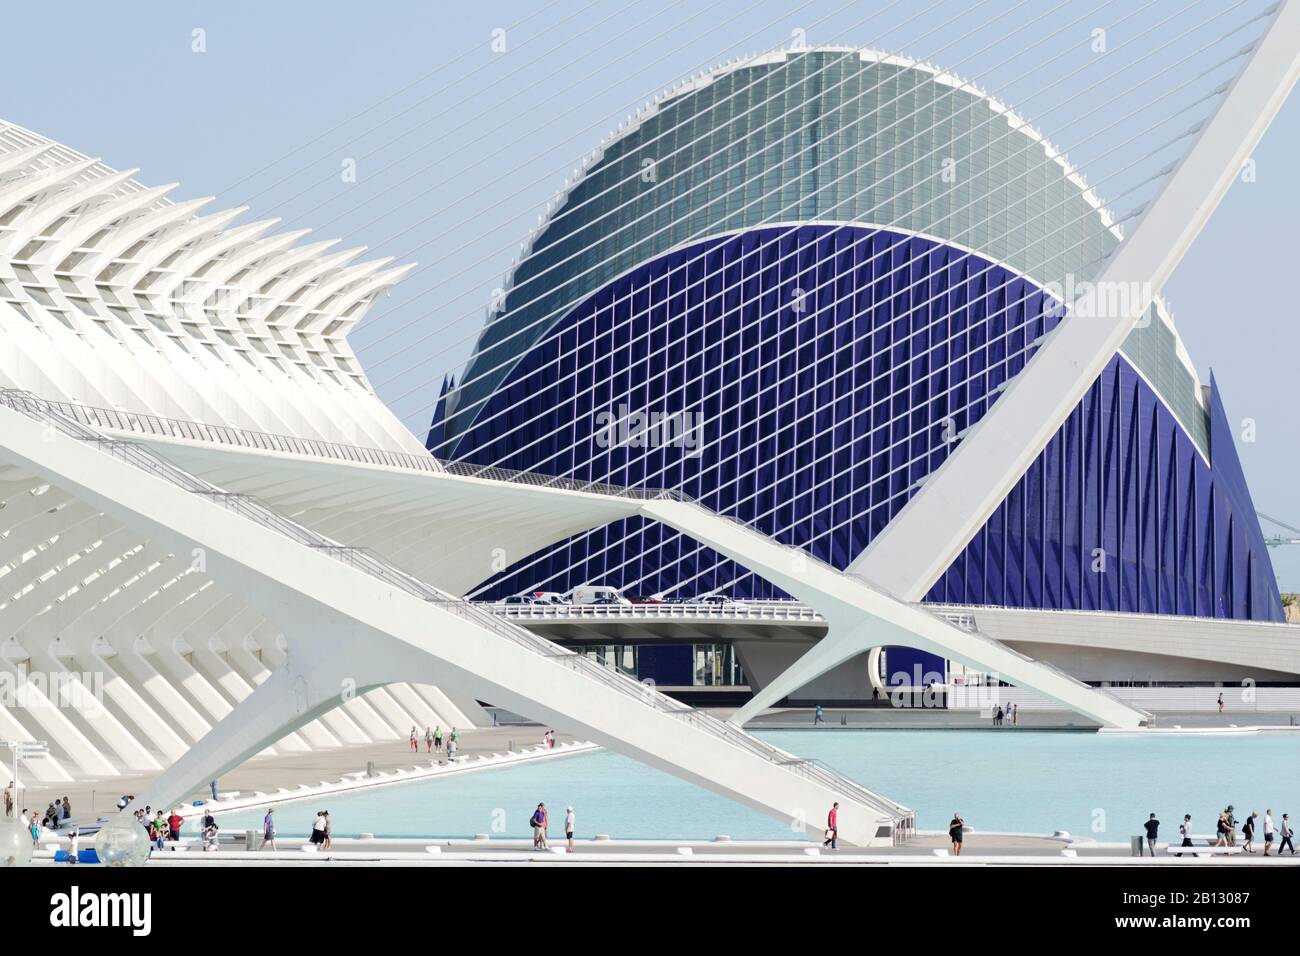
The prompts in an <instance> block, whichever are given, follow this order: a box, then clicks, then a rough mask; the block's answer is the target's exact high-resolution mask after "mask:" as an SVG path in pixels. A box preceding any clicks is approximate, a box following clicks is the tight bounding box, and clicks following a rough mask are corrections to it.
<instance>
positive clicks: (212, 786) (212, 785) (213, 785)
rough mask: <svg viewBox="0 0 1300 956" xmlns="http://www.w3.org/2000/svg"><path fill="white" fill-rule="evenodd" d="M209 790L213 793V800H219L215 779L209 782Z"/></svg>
mask: <svg viewBox="0 0 1300 956" xmlns="http://www.w3.org/2000/svg"><path fill="white" fill-rule="evenodd" d="M208 791H209V792H210V793H211V794H212V802H213V803H215V802H216V801H217V782H216V781H215V780H211V781H209V782H208Z"/></svg>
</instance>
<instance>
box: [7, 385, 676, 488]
mask: <svg viewBox="0 0 1300 956" xmlns="http://www.w3.org/2000/svg"><path fill="white" fill-rule="evenodd" d="M22 394H25V395H28V397H29V398H31V399H33V400H37V401H41V402H44V403H45V405H46V407H48V408H49V409H50V410H52V411H54V412H56V413H58V414H59V415H61V416H63V417H65V418H67V419H69V420H70V421H72V422H76V423H77V424H79V425H83V426H85V427H88V428H94V429H107V430H109V431H112V432H132V433H135V434H142V435H155V436H158V437H159V438H172V439H176V438H180V439H186V440H189V441H202V442H210V443H212V444H218V445H230V446H232V447H236V448H249V449H254V450H257V451H274V452H282V453H286V454H292V455H308V456H311V457H313V458H330V459H333V460H335V461H349V462H355V463H359V464H366V465H385V466H387V467H390V468H403V469H407V470H414V471H425V472H433V473H438V474H449V475H459V476H464V477H470V478H483V479H487V480H489V481H508V482H511V483H514V484H524V485H536V486H539V487H545V488H558V489H561V490H563V491H581V492H587V493H590V494H601V495H612V496H614V497H619V498H634V499H637V500H642V501H651V500H657V499H663V498H667V499H671V500H674V501H690V500H693V499H691V498H688V497H687V496H686V495H683V494H681V493H680V492H676V491H672V490H669V489H663V488H630V487H626V486H624V485H613V484H608V483H606V482H589V481H579V480H577V479H573V478H560V477H555V476H552V475H543V474H539V473H537V472H532V471H517V470H515V469H512V468H497V467H493V466H488V465H475V464H472V463H470V462H463V461H443V460H441V459H438V458H434V457H433V456H432V455H415V454H411V453H409V452H401V451H388V450H385V449H382V448H367V447H365V446H362V445H348V444H345V443H342V442H332V441H322V440H320V439H315V438H299V437H297V436H294V435H279V434H275V433H272V432H259V431H253V430H251V429H247V428H234V427H232V426H229V425H208V424H205V423H203V422H192V421H184V420H182V419H178V418H164V417H162V416H160V415H148V414H144V413H141V412H127V411H122V410H120V409H114V408H100V407H96V406H93V405H81V404H77V403H74V402H58V401H50V400H48V399H36V398H35V396H32V395H30V393H22Z"/></svg>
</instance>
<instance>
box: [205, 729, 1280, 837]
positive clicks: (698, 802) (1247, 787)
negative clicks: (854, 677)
mask: <svg viewBox="0 0 1300 956" xmlns="http://www.w3.org/2000/svg"><path fill="white" fill-rule="evenodd" d="M761 736H762V737H764V738H765V739H767V740H769V741H771V742H772V743H774V744H776V745H777V746H779V747H782V748H784V749H785V750H788V751H791V752H793V753H796V754H799V755H801V756H805V757H815V758H817V759H819V760H822V761H824V762H825V763H826V764H828V765H830V766H832V767H834V768H835V769H836V770H839V771H840V772H842V773H844V774H846V775H847V776H849V777H852V778H853V779H855V780H859V781H861V782H862V783H863V784H865V785H867V786H869V787H871V788H872V789H873V790H875V791H877V792H878V793H882V794H886V795H888V796H890V797H892V798H894V799H895V800H898V801H899V802H900V803H903V804H906V805H907V806H909V807H912V808H913V809H915V810H916V811H917V825H918V826H919V827H920V828H921V829H931V830H937V829H944V828H945V827H946V826H947V822H948V820H949V819H950V818H951V815H952V813H953V811H954V810H956V811H960V812H961V814H962V816H963V817H964V818H965V820H966V822H967V823H968V824H970V825H971V826H972V827H975V828H976V830H1016V831H1030V832H1050V831H1052V830H1057V829H1063V830H1069V831H1070V832H1071V833H1074V834H1076V835H1092V836H1095V837H1096V838H1097V839H1110V840H1124V839H1126V838H1127V837H1128V836H1129V835H1130V834H1132V833H1136V832H1138V828H1139V825H1140V824H1141V822H1142V821H1144V820H1145V819H1146V817H1147V814H1148V813H1150V812H1152V811H1155V812H1156V814H1157V815H1158V816H1159V818H1160V819H1161V821H1162V822H1163V823H1164V828H1162V831H1161V836H1162V837H1164V836H1166V835H1169V836H1172V835H1173V834H1174V833H1176V832H1177V823H1178V821H1180V820H1181V819H1182V815H1183V813H1191V814H1192V818H1193V823H1194V825H1195V826H1196V829H1197V832H1212V831H1213V829H1214V820H1215V818H1216V817H1217V814H1218V811H1219V810H1220V809H1221V808H1222V807H1223V806H1225V805H1226V804H1228V803H1231V804H1234V805H1235V807H1236V810H1237V817H1238V819H1244V818H1245V816H1246V814H1247V813H1249V812H1250V811H1251V810H1258V811H1259V812H1260V814H1261V815H1262V814H1263V812H1264V810H1265V808H1266V807H1272V809H1273V815H1274V819H1280V818H1281V815H1282V813H1283V812H1289V813H1290V814H1291V819H1292V821H1293V824H1294V821H1296V820H1297V819H1300V737H1297V736H1282V735H1277V736H1263V737H1200V738H1194V737H1127V736H1107V735H1097V734H1090V733H1052V732H1044V731H1032V730H1014V731H1008V732H993V731H986V730H970V731H964V730H949V731H906V730H898V731H852V730H849V731H845V730H831V729H826V730H816V731H814V730H807V731H802V730H790V731H772V732H766V733H763V734H762V735H761ZM538 801H545V803H546V805H547V807H548V808H549V809H550V811H551V820H552V824H551V834H552V837H554V835H555V834H556V833H558V832H559V830H560V829H561V826H560V822H561V821H562V820H563V818H564V808H565V806H566V805H568V804H570V803H571V804H573V806H574V810H575V813H576V814H577V818H578V831H579V835H585V836H590V835H592V834H594V833H608V834H610V835H611V836H613V837H615V838H622V839H638V838H639V839H655V838H659V839H708V838H710V837H713V836H715V835H717V834H719V833H726V834H729V835H730V836H732V837H733V838H735V839H753V840H780V839H791V838H793V837H794V836H796V835H795V834H794V833H793V831H792V830H791V829H790V828H789V827H787V826H785V825H784V824H782V823H780V822H779V821H776V820H771V819H768V818H767V817H765V816H763V815H762V814H759V813H757V812H755V811H753V810H749V809H747V808H745V807H743V806H740V805H739V804H736V803H733V802H732V801H730V800H727V799H725V798H723V797H719V796H715V795H713V794H711V793H709V792H707V791H705V790H703V789H700V788H698V787H695V786H692V785H690V784H688V783H684V782H681V781H679V780H677V779H676V778H674V777H671V776H669V775H667V774H665V773H662V772H660V771H657V770H652V769H650V768H648V767H645V766H642V765H641V764H638V763H636V762H635V761H632V760H630V759H628V758H626V757H621V756H619V755H617V754H612V753H605V752H598V753H593V754H586V755H581V756H576V757H568V758H562V759H556V760H549V761H544V762H541V763H536V764H526V765H524V766H520V767H510V768H504V769H501V770H487V771H481V772H478V773H474V774H467V775H465V776H462V777H456V778H451V779H447V780H441V781H430V782H424V783H412V784H408V785H399V786H395V787H388V788H383V789H379V790H371V791H367V792H361V793H356V794H352V795H347V796H339V797H330V798H328V799H327V800H326V801H324V802H322V801H319V800H316V799H315V798H313V800H312V801H311V802H309V803H301V804H284V805H281V806H280V807H278V808H277V809H276V812H275V817H276V827H277V829H278V831H279V833H280V834H281V835H284V836H305V835H306V834H307V832H308V830H309V828H310V826H311V822H312V820H313V818H314V817H315V814H316V811H317V810H329V811H330V815H331V817H332V818H333V820H334V832H335V833H336V834H338V835H339V836H347V835H351V834H355V833H358V832H363V831H364V832H370V833H374V834H375V835H376V836H389V837H468V836H473V835H474V834H476V833H490V834H492V835H494V836H515V837H524V836H528V834H529V832H530V831H529V828H528V818H529V816H530V814H531V813H532V811H533V809H534V808H535V807H536V805H537V803H538ZM263 812H264V811H263V810H256V811H239V812H236V813H230V814H224V815H223V818H222V820H221V825H222V827H223V829H236V830H242V829H260V827H261V820H262V814H263ZM819 812H820V811H819Z"/></svg>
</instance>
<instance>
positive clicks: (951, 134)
mask: <svg viewBox="0 0 1300 956" xmlns="http://www.w3.org/2000/svg"><path fill="white" fill-rule="evenodd" d="M809 221H822V222H844V223H853V224H861V225H864V226H887V227H889V228H890V229H891V230H894V231H900V232H912V233H917V234H924V235H930V236H936V237H939V238H941V239H944V240H947V241H950V242H952V243H953V244H954V245H957V246H960V247H964V248H971V249H974V250H976V251H977V252H978V253H979V254H980V255H982V256H984V257H985V258H988V259H990V260H992V261H995V262H998V263H1001V264H1005V265H1007V266H1008V267H1010V268H1011V269H1013V270H1014V271H1016V272H1019V273H1022V274H1025V275H1028V276H1030V277H1032V278H1033V279H1035V280H1036V281H1038V282H1040V283H1042V284H1048V283H1056V284H1059V285H1061V286H1066V285H1067V283H1066V278H1065V277H1066V276H1067V275H1072V276H1073V277H1074V278H1075V281H1076V282H1077V281H1078V280H1080V279H1086V278H1088V277H1089V276H1091V275H1092V274H1094V272H1095V271H1096V269H1097V268H1098V266H1099V265H1100V263H1101V261H1102V260H1103V259H1104V258H1105V257H1106V255H1108V254H1109V252H1110V250H1111V249H1112V248H1113V247H1114V245H1115V244H1116V243H1117V242H1118V241H1119V239H1120V238H1121V236H1120V231H1119V228H1118V227H1117V226H1116V224H1115V222H1114V219H1113V217H1112V216H1111V215H1110V213H1109V212H1108V211H1107V209H1106V208H1105V206H1104V205H1103V203H1102V201H1101V200H1100V199H1099V197H1097V196H1096V195H1095V194H1094V193H1093V191H1092V190H1091V189H1090V188H1089V187H1088V184H1087V182H1086V181H1085V180H1084V179H1083V177H1082V176H1081V175H1080V174H1079V172H1078V171H1077V170H1076V169H1075V168H1074V167H1073V166H1071V164H1070V163H1069V162H1068V160H1067V159H1066V158H1065V156H1064V155H1062V153H1061V152H1060V151H1059V150H1057V149H1056V148H1055V147H1054V146H1052V144H1051V143H1049V142H1048V141H1047V140H1046V139H1045V138H1044V137H1043V136H1042V135H1041V133H1039V132H1038V131H1037V130H1036V129H1034V128H1033V127H1032V126H1031V125H1029V124H1028V123H1027V122H1026V121H1025V120H1024V119H1023V118H1021V117H1020V116H1019V115H1018V114H1017V113H1016V112H1015V111H1014V110H1012V109H1010V108H1008V107H1007V106H1006V105H1004V104H1002V103H1000V102H998V101H997V100H996V99H993V98H991V97H989V96H987V95H986V94H985V93H984V92H983V91H981V90H980V89H978V88H977V87H975V86H974V85H972V84H970V83H968V82H966V81H965V80H962V79H960V78H959V77H956V76H954V75H952V74H949V73H946V72H944V71H942V70H940V69H938V68H936V67H934V66H932V65H930V64H927V63H922V62H918V61H916V60H912V59H910V58H907V57H902V56H896V55H892V54H885V53H880V52H877V51H873V50H859V49H856V48H849V47H823V48H817V49H812V50H797V51H789V50H787V51H779V52H774V53H768V54H763V55H761V56H755V57H751V58H746V59H742V60H737V61H733V62H731V63H728V64H724V65H722V66H719V67H718V68H716V69H714V70H712V71H709V72H707V73H703V74H700V75H698V76H696V77H693V78H691V79H690V80H687V81H685V82H684V83H682V84H679V85H678V86H677V87H675V88H674V89H673V90H670V91H666V92H665V93H664V94H663V95H662V96H661V97H660V98H659V99H657V100H656V101H654V102H653V103H649V104H647V105H646V107H645V108H644V109H643V110H641V111H640V112H639V113H638V114H637V115H636V116H635V117H631V118H629V120H628V121H627V122H626V123H624V124H623V126H621V127H620V128H619V129H618V130H617V131H615V132H613V133H611V134H610V135H609V137H607V138H606V140H605V141H604V142H602V143H601V145H600V146H599V147H597V149H596V150H594V151H593V152H592V153H591V154H590V155H589V156H588V157H586V159H585V160H584V163H583V168H582V169H581V170H580V171H579V170H575V175H574V178H573V179H572V180H571V181H570V182H567V183H566V184H565V186H564V188H563V189H562V190H561V192H560V193H558V194H557V196H556V198H555V199H554V200H553V201H552V203H551V204H550V205H549V207H548V211H547V215H546V216H545V217H544V219H543V221H542V222H541V223H540V224H539V226H538V228H537V229H536V230H535V231H534V232H533V233H532V234H531V235H530V236H529V237H528V238H527V239H526V241H525V243H524V245H523V247H522V248H521V254H520V257H519V258H518V260H517V261H516V263H515V264H514V266H513V267H512V268H511V270H510V273H509V276H508V278H507V280H506V283H505V285H504V292H505V295H504V296H503V297H501V298H499V299H498V300H497V301H496V302H495V303H494V305H493V310H492V312H491V313H490V315H489V319H488V322H487V324H486V326H485V328H484V330H483V332H482V333H481V335H480V338H479V341H478V343H477V346H476V349H475V353H474V355H473V356H472V357H471V359H470V361H469V363H468V365H467V366H466V368H465V370H464V372H463V374H462V375H461V376H460V383H461V385H460V387H459V388H458V389H457V390H455V391H453V392H452V393H451V395H450V396H449V404H448V408H447V418H448V428H449V431H448V434H449V435H454V434H455V433H456V432H457V431H459V430H460V429H462V428H463V427H465V426H467V425H468V424H469V421H470V420H472V418H473V416H474V415H475V414H477V409H478V407H479V404H480V402H479V400H481V399H482V398H484V397H485V396H486V395H488V394H490V392H491V391H492V390H493V389H495V387H496V386H497V385H498V384H499V383H500V382H501V381H502V380H503V378H504V377H505V375H506V374H507V372H508V371H509V369H510V368H511V367H512V366H513V364H514V363H515V362H516V361H517V360H518V358H519V356H521V355H523V354H524V353H525V352H527V350H528V349H529V348H530V347H531V346H532V344H533V343H535V342H536V341H538V340H539V339H540V338H541V337H542V336H543V335H544V334H545V333H546V332H547V330H548V329H550V328H551V327H552V326H553V325H554V324H556V323H557V322H558V321H559V320H560V319H561V318H562V317H563V314H564V313H565V312H567V311H568V310H569V308H571V307H572V306H573V305H575V304H577V303H578V302H580V301H582V300H583V299H585V298H586V297H587V296H588V295H590V294H591V293H592V292H594V291H596V290H597V289H599V288H601V287H602V286H604V285H605V284H606V283H607V282H609V281H610V280H611V279H613V278H615V277H617V276H619V275H621V274H624V273H626V272H627V271H629V270H630V269H632V268H634V267H636V266H637V265H639V264H641V263H643V262H646V261H648V260H650V259H653V258H655V257H657V256H658V255H660V254H662V253H664V252H666V251H668V250H670V249H673V248H675V247H679V246H682V245H685V244H691V243H694V242H696V241H699V240H703V239H706V238H709V237H714V236H718V235H721V234H725V233H731V232H736V231H740V230H744V229H749V228H753V227H756V226H759V225H770V224H773V223H780V222H809ZM1153 317H1158V319H1159V321H1153V322H1151V323H1150V325H1149V329H1153V330H1154V331H1148V333H1147V334H1144V335H1143V337H1142V341H1141V344H1140V347H1139V348H1135V349H1132V350H1130V349H1129V347H1128V345H1127V344H1126V347H1125V351H1126V353H1130V352H1132V353H1136V354H1130V357H1132V358H1134V359H1135V361H1136V362H1137V364H1138V367H1139V368H1140V369H1141V370H1142V372H1143V374H1146V375H1147V376H1148V378H1150V379H1151V380H1152V382H1153V384H1154V385H1155V386H1156V388H1157V390H1158V391H1159V392H1160V394H1161V395H1162V396H1164V397H1165V399H1166V401H1167V402H1168V403H1169V404H1170V406H1171V408H1172V409H1173V410H1174V411H1175V412H1176V413H1177V414H1178V415H1179V418H1180V420H1182V421H1183V423H1184V425H1185V427H1187V428H1188V430H1189V432H1191V433H1192V434H1193V436H1194V437H1197V439H1198V444H1201V446H1202V449H1203V450H1205V448H1206V445H1205V443H1204V441H1203V438H1204V433H1205V426H1204V409H1203V404H1202V398H1201V395H1200V388H1199V383H1198V382H1197V380H1196V375H1195V371H1194V370H1193V369H1192V367H1191V364H1190V362H1189V361H1187V358H1186V353H1185V351H1183V350H1182V348H1181V344H1180V343H1178V340H1177V334H1176V332H1174V330H1173V327H1172V322H1171V320H1170V319H1169V316H1168V313H1167V311H1166V310H1165V309H1164V307H1163V306H1162V305H1159V304H1158V305H1157V306H1156V307H1155V308H1154V310H1153ZM1157 326H1158V328H1157ZM458 409H463V412H462V414H461V416H460V419H459V420H457V410H458Z"/></svg>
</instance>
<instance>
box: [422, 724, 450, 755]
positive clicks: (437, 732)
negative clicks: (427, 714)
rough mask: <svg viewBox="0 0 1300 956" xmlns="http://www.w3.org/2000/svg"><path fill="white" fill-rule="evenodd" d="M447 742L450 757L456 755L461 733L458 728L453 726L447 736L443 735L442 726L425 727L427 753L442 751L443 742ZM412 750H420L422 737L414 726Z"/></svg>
mask: <svg viewBox="0 0 1300 956" xmlns="http://www.w3.org/2000/svg"><path fill="white" fill-rule="evenodd" d="M444 741H445V742H446V746H447V756H448V758H450V757H453V756H455V754H456V750H457V749H458V748H459V746H460V734H459V733H458V732H457V731H456V728H455V727H453V728H451V730H450V731H448V732H447V735H446V737H444V736H443V733H442V727H441V726H438V727H425V728H424V746H425V753H434V752H435V751H437V752H438V753H442V749H443V742H444ZM411 750H412V751H414V752H415V753H419V752H420V737H419V734H418V733H417V732H416V729H415V728H414V727H412V728H411Z"/></svg>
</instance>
